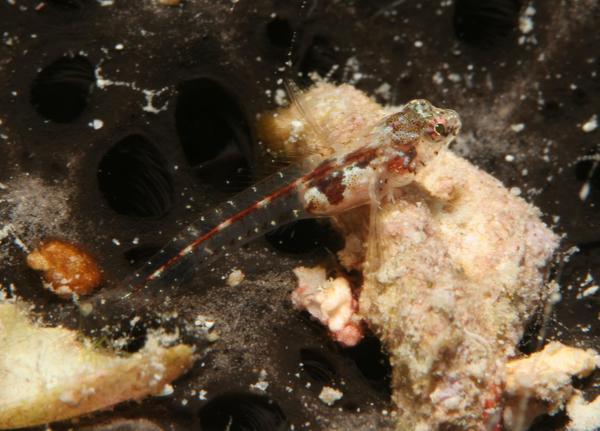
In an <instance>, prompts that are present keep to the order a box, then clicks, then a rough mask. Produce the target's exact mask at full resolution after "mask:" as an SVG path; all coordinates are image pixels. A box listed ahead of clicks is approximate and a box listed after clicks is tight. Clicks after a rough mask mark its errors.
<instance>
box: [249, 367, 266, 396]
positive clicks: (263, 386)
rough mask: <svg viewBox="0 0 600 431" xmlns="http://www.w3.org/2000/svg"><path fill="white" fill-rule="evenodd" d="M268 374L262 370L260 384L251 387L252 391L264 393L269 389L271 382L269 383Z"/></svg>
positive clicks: (259, 378) (259, 377)
mask: <svg viewBox="0 0 600 431" xmlns="http://www.w3.org/2000/svg"><path fill="white" fill-rule="evenodd" d="M266 379H267V372H266V371H265V370H260V373H259V374H258V382H256V383H253V384H251V385H250V389H256V390H259V391H261V392H264V391H266V390H267V388H268V387H269V382H267V380H266Z"/></svg>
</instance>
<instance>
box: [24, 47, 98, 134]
mask: <svg viewBox="0 0 600 431" xmlns="http://www.w3.org/2000/svg"><path fill="white" fill-rule="evenodd" d="M94 82H95V77H94V68H93V66H92V64H91V63H90V62H89V60H88V59H87V58H85V57H83V56H81V55H76V56H73V57H71V56H64V57H61V58H59V59H58V60H56V61H55V62H54V63H51V64H50V65H48V66H46V67H45V68H44V69H42V70H41V71H40V73H38V75H37V77H36V78H35V80H34V81H33V84H32V86H31V99H30V100H31V104H32V105H33V106H34V108H35V109H36V111H37V112H38V113H39V114H40V115H42V116H43V117H45V118H47V119H49V120H52V121H55V122H57V123H68V122H71V121H73V120H75V119H76V118H77V117H79V115H81V113H82V112H83V111H84V109H85V108H86V106H87V103H88V98H89V95H90V93H91V91H92V89H93V86H94Z"/></svg>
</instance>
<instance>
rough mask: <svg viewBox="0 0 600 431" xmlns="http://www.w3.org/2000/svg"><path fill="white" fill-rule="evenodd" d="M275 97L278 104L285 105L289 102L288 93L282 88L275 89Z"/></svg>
mask: <svg viewBox="0 0 600 431" xmlns="http://www.w3.org/2000/svg"><path fill="white" fill-rule="evenodd" d="M273 99H274V100H275V103H276V104H277V106H283V105H285V104H287V94H285V91H284V90H283V89H281V88H278V89H277V90H275V96H274V97H273Z"/></svg>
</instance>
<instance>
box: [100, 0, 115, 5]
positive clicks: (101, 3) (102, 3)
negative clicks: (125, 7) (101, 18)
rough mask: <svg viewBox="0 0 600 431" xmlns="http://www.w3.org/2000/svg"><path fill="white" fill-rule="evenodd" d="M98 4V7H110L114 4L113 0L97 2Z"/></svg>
mask: <svg viewBox="0 0 600 431" xmlns="http://www.w3.org/2000/svg"><path fill="white" fill-rule="evenodd" d="M97 1H98V3H100V6H112V5H113V4H114V0H97Z"/></svg>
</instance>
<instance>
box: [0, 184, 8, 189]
mask: <svg viewBox="0 0 600 431" xmlns="http://www.w3.org/2000/svg"><path fill="white" fill-rule="evenodd" d="M7 188H8V187H7V186H6V184H2V183H0V190H6V189H7Z"/></svg>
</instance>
